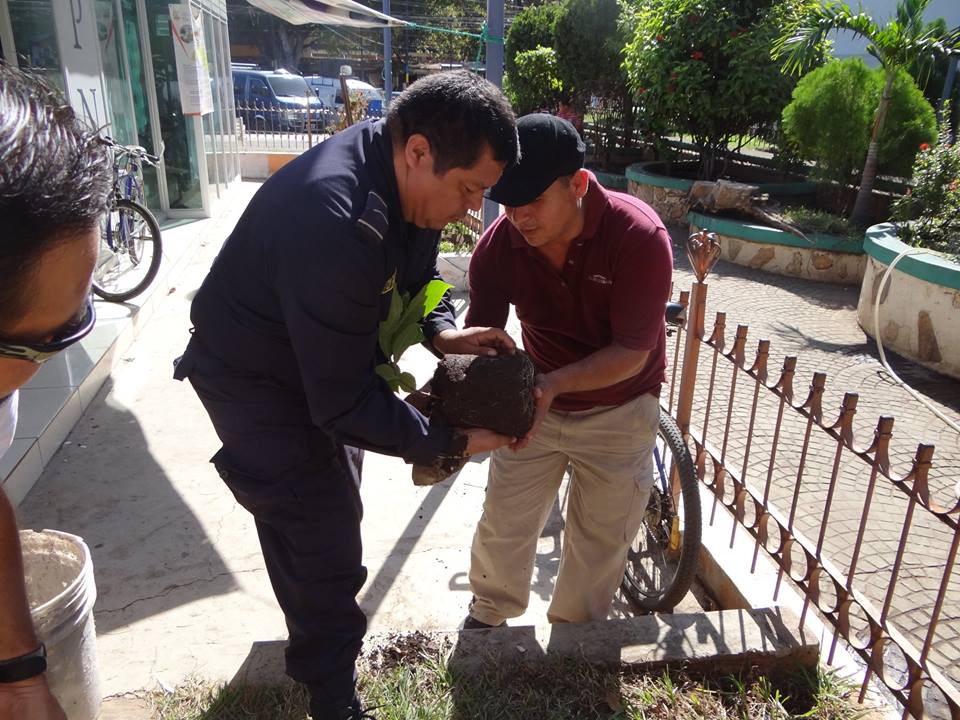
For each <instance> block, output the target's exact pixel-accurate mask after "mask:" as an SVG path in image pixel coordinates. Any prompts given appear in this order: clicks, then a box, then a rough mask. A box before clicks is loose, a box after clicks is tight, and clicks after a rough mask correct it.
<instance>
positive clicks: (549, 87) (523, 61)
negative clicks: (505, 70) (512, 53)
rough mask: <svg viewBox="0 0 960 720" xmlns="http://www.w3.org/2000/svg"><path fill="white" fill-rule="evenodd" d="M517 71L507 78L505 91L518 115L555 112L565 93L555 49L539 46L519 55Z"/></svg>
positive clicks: (515, 64) (516, 61)
mask: <svg viewBox="0 0 960 720" xmlns="http://www.w3.org/2000/svg"><path fill="white" fill-rule="evenodd" d="M514 67H515V70H514V71H513V72H512V73H510V74H509V75H506V76H505V80H504V91H505V92H506V94H507V97H508V98H510V102H511V104H512V105H513V109H514V110H515V111H516V113H517V115H526V114H527V113H530V112H533V111H535V110H549V111H553V110H555V109H556V107H557V104H558V103H559V102H560V99H561V93H562V92H563V83H562V82H560V78H558V77H557V54H556V52H555V51H554V49H553V48H550V47H543V46H539V47H537V48H536V49H534V50H525V51H523V52H521V53H518V54H517V56H516V59H515V61H514Z"/></svg>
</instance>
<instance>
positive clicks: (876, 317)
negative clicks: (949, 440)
mask: <svg viewBox="0 0 960 720" xmlns="http://www.w3.org/2000/svg"><path fill="white" fill-rule="evenodd" d="M925 254H927V253H926V252H925V251H923V250H904V251H903V252H902V253H900V254H899V255H897V257H896V258H894V260H893V262H892V263H890V265H889V266H888V267H887V271H886V272H885V273H884V274H883V278H881V280H880V286H879V287H878V288H877V294H876V297H875V298H874V299H873V337H874V339H875V340H876V341H877V350H879V351H880V362H881V364H882V365H883V367H884V369H885V370H886V371H887V372H888V373H889V374H890V377H892V378H893V379H894V380H895V381H896V382H897V383H898V384H899V385H901V386H902V387H903V389H904V390H906V391H907V392H908V393H910V394H911V395H913V397H914V398H916V399H917V400H919V401H920V403H921V404H923V405H924V406H926V407H927V409H928V410H930V411H931V412H932V413H933V414H934V415H936V416H937V417H938V418H940V419H941V420H943V422H945V423H946V424H947V425H948V426H949V427H951V428H953V429H954V430H955V431H956V432H957V433H958V434H960V425H958V424H957V423H956V422H954V421H953V420H951V419H950V418H948V417H947V416H946V415H944V414H943V413H942V412H941V411H940V410H939V408H937V407H934V405H933V403H931V402H930V401H929V400H927V399H926V398H925V397H923V396H922V395H920V393H918V392H917V391H916V390H914V389H913V388H912V387H910V386H909V385H907V384H906V383H905V382H904V381H903V380H902V379H901V378H900V376H899V375H897V374H896V373H895V372H894V371H893V368H892V367H890V363H888V362H887V356H886V354H885V353H884V352H883V341H882V340H881V339H880V335H881V332H880V298H882V297H883V289H884V287H885V286H886V284H887V282H888V281H889V280H890V273H892V272H893V268H894V267H896V265H897V263H898V262H900V261H901V260H903V258H905V257H907V256H908V255H925ZM956 490H957V495H958V497H960V482H958V483H957V488H956Z"/></svg>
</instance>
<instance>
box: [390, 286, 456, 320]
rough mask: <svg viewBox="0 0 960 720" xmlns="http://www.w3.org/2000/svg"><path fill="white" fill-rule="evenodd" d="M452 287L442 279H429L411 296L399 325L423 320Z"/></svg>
mask: <svg viewBox="0 0 960 720" xmlns="http://www.w3.org/2000/svg"><path fill="white" fill-rule="evenodd" d="M452 287H453V285H451V284H450V283H445V282H444V281H443V280H431V281H430V282H428V283H427V284H426V285H424V286H423V287H422V288H420V292H418V293H417V294H416V295H414V296H413V299H412V300H411V301H410V304H409V305H407V307H406V308H405V309H404V311H403V318H402V319H401V320H400V324H401V326H406V325H408V324H409V323H412V322H416V323H418V322H420V321H421V320H423V319H424V318H425V317H426V316H427V315H429V314H430V313H431V312H433V310H434V308H436V307H437V305H439V304H440V300H441V299H442V298H443V294H444V293H445V292H447V290H449V289H450V288H452Z"/></svg>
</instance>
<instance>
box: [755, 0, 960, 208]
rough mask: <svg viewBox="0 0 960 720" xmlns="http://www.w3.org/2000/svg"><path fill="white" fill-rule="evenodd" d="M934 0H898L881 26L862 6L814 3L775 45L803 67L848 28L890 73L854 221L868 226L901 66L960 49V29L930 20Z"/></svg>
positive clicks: (792, 64)
mask: <svg viewBox="0 0 960 720" xmlns="http://www.w3.org/2000/svg"><path fill="white" fill-rule="evenodd" d="M930 2H931V0H898V2H897V6H896V10H895V13H894V16H893V17H892V18H891V19H890V20H889V21H887V23H886V24H885V25H880V24H879V23H877V22H876V21H875V20H874V19H873V18H871V17H870V16H869V15H867V14H866V13H865V12H863V11H862V9H858V10H857V12H854V11H853V10H851V9H850V7H849V6H848V5H847V4H846V3H844V2H840V1H839V0H828V2H827V3H826V4H825V5H820V4H819V3H817V4H814V5H812V6H811V7H810V8H809V10H808V11H807V12H806V13H805V14H804V15H803V16H801V17H800V18H798V19H797V20H796V21H795V22H792V23H790V24H788V25H786V26H785V28H784V31H783V33H782V34H781V36H780V38H779V40H778V41H777V43H776V44H775V45H774V56H775V57H778V58H783V62H784V68H785V69H787V70H788V71H790V72H797V73H799V72H802V71H804V70H805V69H807V68H809V67H810V66H811V60H812V59H813V52H814V48H815V47H816V46H817V44H818V43H820V42H822V41H823V39H824V38H826V36H827V35H828V34H829V33H831V32H833V31H834V30H847V31H849V32H852V33H854V34H856V35H859V36H860V37H862V38H864V39H866V40H867V43H868V44H867V53H868V54H870V55H871V56H873V57H874V58H876V60H877V61H878V62H879V63H880V67H881V68H883V72H884V88H883V92H882V93H881V94H880V97H879V98H878V101H877V107H876V114H875V121H874V123H873V129H872V133H871V137H870V142H869V144H868V146H867V152H866V155H865V158H864V162H863V172H862V173H861V177H860V189H859V191H858V192H857V200H856V203H855V204H854V207H853V212H852V213H851V216H850V220H851V222H853V223H854V224H857V225H864V224H865V223H866V222H867V221H868V220H869V215H870V206H871V196H872V194H873V185H874V180H875V179H876V175H877V171H878V167H879V165H878V161H879V156H880V137H881V134H882V132H883V129H884V126H885V124H886V122H887V112H888V109H889V106H890V99H891V92H892V88H893V85H894V83H895V82H896V81H897V78H898V75H899V73H900V72H901V71H903V70H906V69H908V68H910V67H911V66H914V65H915V64H916V63H917V62H918V61H919V62H920V63H921V65H922V63H923V62H925V61H926V59H929V60H930V61H934V60H935V59H936V58H938V57H943V56H946V55H951V54H958V53H960V29H958V30H954V31H951V32H949V33H945V31H944V26H938V25H937V24H927V23H926V22H925V21H924V18H923V14H924V12H925V11H926V9H927V7H928V6H929V5H930Z"/></svg>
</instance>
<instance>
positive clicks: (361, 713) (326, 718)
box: [310, 697, 376, 720]
mask: <svg viewBox="0 0 960 720" xmlns="http://www.w3.org/2000/svg"><path fill="white" fill-rule="evenodd" d="M375 709H376V708H364V707H363V703H362V702H361V701H360V698H359V697H354V699H353V702H351V703H350V704H349V705H348V706H347V707H341V708H335V709H334V708H330V707H329V706H322V707H321V706H318V705H316V704H314V703H311V704H310V717H311V718H312V719H313V720H376V716H375V715H374V714H373V710H375Z"/></svg>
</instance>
